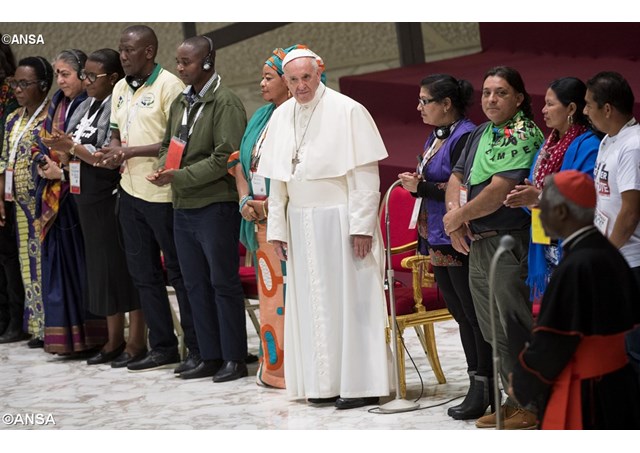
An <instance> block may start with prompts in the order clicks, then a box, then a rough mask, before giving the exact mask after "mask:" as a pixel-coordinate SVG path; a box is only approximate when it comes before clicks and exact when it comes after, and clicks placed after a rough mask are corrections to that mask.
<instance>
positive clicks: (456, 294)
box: [433, 257, 492, 376]
mask: <svg viewBox="0 0 640 453" xmlns="http://www.w3.org/2000/svg"><path fill="white" fill-rule="evenodd" d="M463 260H464V261H463V265H462V266H447V267H445V266H433V274H434V276H435V278H436V282H437V283H438V288H440V291H442V295H443V296H444V300H445V302H446V303H447V308H448V309H449V312H450V313H451V315H452V316H453V319H455V320H456V322H457V323H458V326H459V327H460V341H461V342H462V349H463V350H464V355H465V358H466V359H467V370H468V371H475V372H476V374H477V375H478V376H490V375H491V373H492V362H491V345H490V344H489V343H487V342H486V341H485V339H484V337H483V336H482V332H481V331H480V326H479V325H478V318H477V316H476V310H475V308H474V306H473V299H472V297H471V291H470V290H469V261H468V260H469V259H468V258H467V257H464V258H463Z"/></svg>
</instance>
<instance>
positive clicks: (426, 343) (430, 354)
mask: <svg viewBox="0 0 640 453" xmlns="http://www.w3.org/2000/svg"><path fill="white" fill-rule="evenodd" d="M423 328H424V331H423V330H422V329H420V327H415V329H416V333H417V334H418V338H419V339H420V343H421V344H422V348H423V349H424V352H425V354H426V355H427V359H428V360H429V364H430V365H431V369H432V370H433V374H435V376H436V379H437V381H438V384H444V383H445V382H447V380H446V378H445V377H444V373H443V371H442V366H441V365H440V358H439V357H438V347H437V346H436V334H435V329H434V328H433V323H429V324H425V325H424V326H423Z"/></svg>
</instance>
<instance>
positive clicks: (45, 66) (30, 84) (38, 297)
mask: <svg viewBox="0 0 640 453" xmlns="http://www.w3.org/2000/svg"><path fill="white" fill-rule="evenodd" d="M52 83H53V68H52V67H51V65H50V64H49V62H48V61H47V60H46V59H44V58H43V57H27V58H24V59H22V60H20V61H19V62H18V67H17V68H16V71H15V74H14V77H13V80H11V81H10V87H11V89H12V90H13V91H14V93H15V97H16V99H17V101H18V104H19V105H20V108H19V109H17V110H15V111H14V112H12V113H11V114H10V115H9V116H8V117H7V121H6V123H5V129H4V139H3V143H2V150H3V151H2V156H1V157H0V188H1V189H2V190H1V191H0V196H1V197H2V200H3V201H2V202H0V205H2V206H3V207H4V202H5V201H14V202H15V203H16V217H17V225H18V243H19V251H20V256H21V257H22V260H23V262H22V281H23V283H24V288H25V296H26V297H25V302H24V304H25V305H24V318H25V319H24V324H23V319H22V316H20V319H19V331H18V333H16V334H15V338H16V339H17V340H20V339H23V336H22V335H21V333H22V329H23V326H24V327H26V329H25V330H26V332H28V333H29V334H31V335H33V336H34V337H35V338H42V337H43V336H44V309H43V304H42V291H41V289H42V274H41V259H40V256H41V253H40V229H39V224H38V221H37V220H36V218H37V216H36V197H35V185H34V180H33V176H32V170H33V165H34V159H33V155H34V153H37V152H38V151H39V145H40V139H39V134H40V132H41V129H42V126H43V124H44V121H45V118H46V116H47V105H48V103H49V100H48V99H47V93H48V92H49V88H50V87H51V84H52ZM21 315H22V313H21ZM12 321H13V322H14V323H15V320H12ZM14 327H15V326H14Z"/></svg>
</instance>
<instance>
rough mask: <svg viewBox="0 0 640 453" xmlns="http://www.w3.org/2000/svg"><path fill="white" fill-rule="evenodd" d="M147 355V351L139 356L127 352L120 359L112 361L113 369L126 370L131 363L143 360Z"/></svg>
mask: <svg viewBox="0 0 640 453" xmlns="http://www.w3.org/2000/svg"><path fill="white" fill-rule="evenodd" d="M146 355H147V349H146V348H145V349H143V350H142V351H141V352H140V353H139V354H136V355H131V354H129V353H128V352H127V351H123V352H122V354H120V355H119V356H118V357H116V358H115V359H113V360H112V361H111V368H125V367H126V366H127V365H129V364H130V363H131V362H137V361H138V360H142V359H144V358H145V356H146Z"/></svg>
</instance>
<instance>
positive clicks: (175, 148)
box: [164, 137, 187, 170]
mask: <svg viewBox="0 0 640 453" xmlns="http://www.w3.org/2000/svg"><path fill="white" fill-rule="evenodd" d="M185 146H187V142H185V141H184V140H180V139H179V138H178V137H172V138H171V142H170V143H169V149H168V150H167V160H166V161H165V164H164V168H165V170H179V169H180V161H182V154H183V153H184V148H185Z"/></svg>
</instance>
